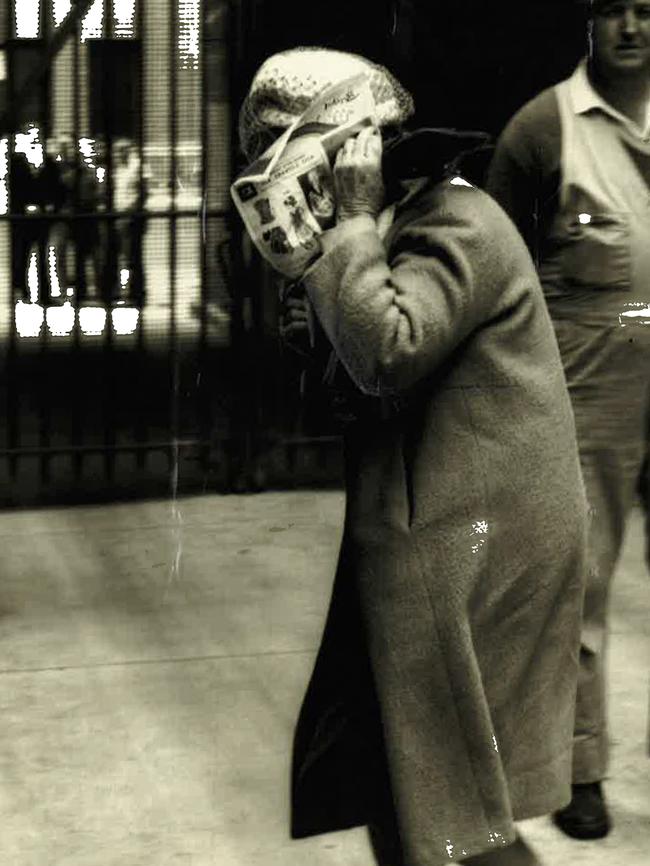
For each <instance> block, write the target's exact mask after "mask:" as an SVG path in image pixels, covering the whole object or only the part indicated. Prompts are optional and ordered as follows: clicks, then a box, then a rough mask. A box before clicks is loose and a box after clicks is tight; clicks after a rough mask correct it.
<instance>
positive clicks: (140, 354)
mask: <svg viewBox="0 0 650 866" xmlns="http://www.w3.org/2000/svg"><path fill="white" fill-rule="evenodd" d="M135 28H136V30H135V35H136V39H137V40H138V45H139V49H138V56H139V67H140V68H139V75H140V84H139V90H138V92H139V105H138V112H139V114H138V147H139V153H140V189H139V195H138V211H139V212H140V214H141V217H140V219H141V220H142V226H141V228H140V227H138V231H141V232H142V236H141V241H140V257H141V260H140V263H139V267H138V279H139V280H141V281H142V283H141V284H140V285H138V286H137V287H134V285H133V283H132V284H131V292H133V289H134V288H135V289H136V292H135V296H134V295H133V294H131V298H130V300H131V303H133V304H134V305H135V306H137V307H138V309H139V310H140V317H139V321H138V330H137V333H136V349H135V356H136V364H137V369H138V370H144V369H145V358H146V354H145V343H144V318H145V314H146V306H147V304H146V292H145V284H144V283H145V279H146V275H145V273H144V268H143V267H142V261H143V259H144V238H145V232H146V230H147V229H148V227H149V223H150V219H149V216H148V215H147V213H146V211H145V196H144V159H145V154H144V52H143V50H142V45H143V34H144V13H143V9H142V4H141V3H140V0H137V3H136V12H135ZM147 432H148V425H147V420H146V415H145V413H144V412H136V416H135V427H134V431H133V435H134V438H135V441H136V443H137V445H138V446H142V445H143V444H144V443H145V442H146V441H147ZM146 462H147V452H146V450H145V449H144V448H142V447H138V449H137V450H136V464H137V468H138V470H139V471H142V470H143V469H144V468H145V465H146Z"/></svg>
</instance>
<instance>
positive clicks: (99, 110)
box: [89, 39, 142, 141]
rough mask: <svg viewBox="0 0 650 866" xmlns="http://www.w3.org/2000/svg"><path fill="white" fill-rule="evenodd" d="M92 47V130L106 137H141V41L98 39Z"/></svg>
mask: <svg viewBox="0 0 650 866" xmlns="http://www.w3.org/2000/svg"><path fill="white" fill-rule="evenodd" d="M89 48H90V127H91V129H90V132H91V135H92V136H94V137H96V136H104V137H106V138H107V139H115V138H121V137H124V138H129V139H131V140H132V141H137V140H138V138H139V129H140V116H141V113H142V109H141V78H142V73H141V65H140V60H141V45H140V42H139V41H136V40H133V39H128V40H127V39H97V40H91V41H89Z"/></svg>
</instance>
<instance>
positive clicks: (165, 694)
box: [0, 492, 650, 866]
mask: <svg viewBox="0 0 650 866" xmlns="http://www.w3.org/2000/svg"><path fill="white" fill-rule="evenodd" d="M342 511H343V496H342V494H341V493H338V492H317V493H311V492H296V493H266V494H259V495H255V496H239V497H234V496H233V497H219V496H204V497H197V498H192V499H185V500H181V501H179V502H178V503H175V504H174V503H171V502H169V501H165V502H158V503H157V502H149V503H139V504H135V505H134V504H119V505H113V506H103V507H84V508H74V509H73V508H69V509H51V510H42V511H29V512H5V513H3V514H0V544H1V549H2V554H1V556H2V584H1V588H0V615H1V620H0V625H1V628H0V644H1V655H0V677H1V678H0V683H1V689H0V701H1V712H0V765H1V766H0V828H1V830H0V863H2V864H7V866H125V864H128V866H304V864H309V866H343V864H345V866H371V864H372V858H371V855H370V852H369V849H368V845H367V842H366V836H365V832H364V831H363V830H354V831H350V832H347V833H340V834H333V835H330V836H322V837H318V838H315V839H312V840H306V841H302V842H291V841H290V840H289V839H288V835H287V826H288V802H287V782H288V772H289V748H290V742H291V734H292V726H293V723H294V721H295V716H296V712H297V709H298V704H299V701H300V698H301V697H302V693H303V689H304V686H305V683H306V680H307V677H308V676H309V673H310V670H311V665H312V662H313V656H314V651H315V649H316V646H317V643H318V639H319V637H320V631H321V628H322V624H323V617H324V612H325V607H326V605H327V601H328V598H329V590H330V585H331V580H332V576H333V570H334V564H335V559H336V553H337V547H338V541H339V537H340V530H341V520H342ZM649 596H650V592H649V586H648V576H647V574H646V571H645V566H644V564H643V553H642V550H641V520H640V517H639V515H635V517H634V520H633V521H632V524H631V526H630V531H629V533H628V539H627V546H626V550H625V556H624V558H623V561H622V563H621V567H620V572H619V575H618V579H617V582H616V586H615V592H614V599H613V605H614V611H613V618H612V640H611V654H610V666H611V677H610V682H611V704H612V713H611V716H612V736H613V740H614V760H613V766H612V781H611V782H610V783H609V784H608V786H607V792H608V795H609V799H610V802H611V806H612V811H613V815H614V819H615V822H616V829H615V831H614V832H613V833H612V835H611V837H610V838H608V839H607V840H605V841H603V842H598V843H578V842H573V841H570V840H567V839H565V838H564V837H563V836H562V835H561V834H560V833H559V832H558V831H556V830H555V828H554V827H553V826H552V825H551V824H550V822H549V821H548V820H547V819H539V820H536V821H532V822H527V825H526V827H527V830H528V837H529V839H530V841H531V843H532V844H533V845H534V846H535V847H536V848H537V850H538V851H539V853H540V855H541V856H542V857H543V860H544V863H545V864H548V866H555V864H557V866H560V864H568V863H571V864H585V866H586V864H589V866H601V864H602V866H605V864H607V866H611V864H615V866H619V864H620V866H647V864H648V862H650V859H649V858H650V853H649V852H650V761H649V760H648V758H647V752H646V718H647V706H648V662H649V660H650V653H649V649H650V599H649Z"/></svg>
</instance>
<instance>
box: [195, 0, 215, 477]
mask: <svg viewBox="0 0 650 866" xmlns="http://www.w3.org/2000/svg"><path fill="white" fill-rule="evenodd" d="M206 22H207V0H203V2H202V3H201V12H200V24H199V26H200V28H201V33H200V50H199V63H200V64H201V202H202V210H201V229H200V230H201V289H200V292H201V294H200V316H201V318H200V325H199V346H198V359H197V360H198V364H197V368H198V375H197V384H196V400H197V416H198V420H199V425H198V426H199V431H200V432H199V438H200V440H201V442H202V443H207V442H208V440H209V437H210V435H211V432H212V405H211V402H210V399H209V397H208V395H209V394H210V391H209V390H208V389H207V388H206V387H205V382H204V381H203V376H204V371H206V370H207V322H206V317H207V306H208V300H209V298H208V279H207V275H208V237H209V236H210V232H209V231H208V217H207V216H206V212H207V210H208V208H209V206H210V204H211V196H210V191H209V189H208V96H209V94H208V88H209V80H208V63H207V49H208V47H209V46H208V38H207V33H206ZM209 458H210V446H209V445H208V444H205V445H204V444H202V445H201V447H200V454H199V465H200V467H201V471H202V472H203V473H204V477H205V475H206V474H207V472H208V471H209Z"/></svg>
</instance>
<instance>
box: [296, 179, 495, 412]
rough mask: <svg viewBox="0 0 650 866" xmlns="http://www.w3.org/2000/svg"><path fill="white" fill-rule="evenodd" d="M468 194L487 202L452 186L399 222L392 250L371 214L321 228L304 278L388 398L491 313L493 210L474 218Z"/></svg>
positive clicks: (357, 363)
mask: <svg viewBox="0 0 650 866" xmlns="http://www.w3.org/2000/svg"><path fill="white" fill-rule="evenodd" d="M474 196H477V197H479V198H480V199H481V200H488V197H487V196H485V195H484V194H482V193H480V192H479V191H478V190H475V189H463V188H455V187H451V189H450V194H449V195H441V196H438V198H437V200H436V201H432V202H431V206H425V207H420V208H418V210H417V213H416V214H415V215H414V216H413V218H412V219H410V220H404V219H400V227H399V228H398V229H397V230H396V232H395V237H394V239H393V241H392V243H391V245H390V250H389V251H388V253H387V251H386V248H385V246H384V243H383V242H382V239H381V238H380V236H379V234H378V232H377V228H376V224H375V222H374V220H372V219H371V218H370V217H362V216H360V217H355V218H354V219H352V220H349V221H348V222H345V223H343V224H340V225H339V226H337V227H336V228H335V229H333V230H331V231H330V232H328V233H326V234H327V235H328V237H326V238H324V253H323V255H322V256H321V258H320V259H319V260H317V262H316V263H315V264H314V265H313V266H312V267H311V268H310V269H309V271H308V272H307V274H306V275H305V279H304V284H305V287H306V289H307V292H308V294H309V297H310V299H311V301H312V304H313V306H314V309H315V311H316V314H317V316H318V318H319V320H320V322H321V324H322V326H323V328H324V330H325V332H326V333H327V335H328V337H329V339H330V341H331V343H332V345H333V346H334V348H335V350H336V352H337V354H338V356H339V358H340V359H341V361H342V363H343V364H344V366H345V367H346V369H347V371H348V373H349V375H350V376H351V378H352V379H353V381H354V382H355V384H356V385H357V387H358V388H359V389H360V390H361V391H363V392H364V393H366V394H372V395H377V396H383V395H390V394H392V393H396V392H399V391H403V390H405V389H407V388H409V387H411V386H412V385H415V384H416V383H417V382H418V381H419V380H420V379H422V378H424V377H426V376H428V375H430V374H431V373H432V372H433V371H434V370H435V369H436V367H437V366H438V365H439V364H440V363H441V362H442V361H443V360H444V359H445V357H446V356H448V355H449V354H450V353H451V352H452V351H453V350H454V348H455V347H456V346H457V345H459V344H460V343H461V342H462V341H463V340H464V339H465V338H466V337H467V336H468V335H469V334H470V333H471V332H472V331H473V330H474V329H476V328H477V327H478V326H479V325H481V323H482V322H484V321H485V320H486V319H487V318H488V317H489V315H490V310H491V309H492V307H493V305H494V289H493V288H492V287H493V286H494V284H495V282H498V281H496V280H495V268H496V267H498V263H497V262H496V258H497V256H496V255H495V254H494V253H492V252H491V251H490V239H489V236H488V235H489V232H490V231H491V229H490V227H489V226H490V216H489V215H488V216H487V218H486V219H481V218H480V217H481V213H482V210H481V208H480V207H479V208H477V207H475V206H472V205H471V204H470V203H469V199H470V197H471V199H472V202H473V203H474V204H475V203H476V200H475V199H474ZM461 197H462V198H461ZM490 204H493V203H492V202H490ZM495 210H496V206H495ZM483 216H484V217H485V216H486V214H485V213H484V212H483ZM492 259H494V260H495V261H491V260H492Z"/></svg>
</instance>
